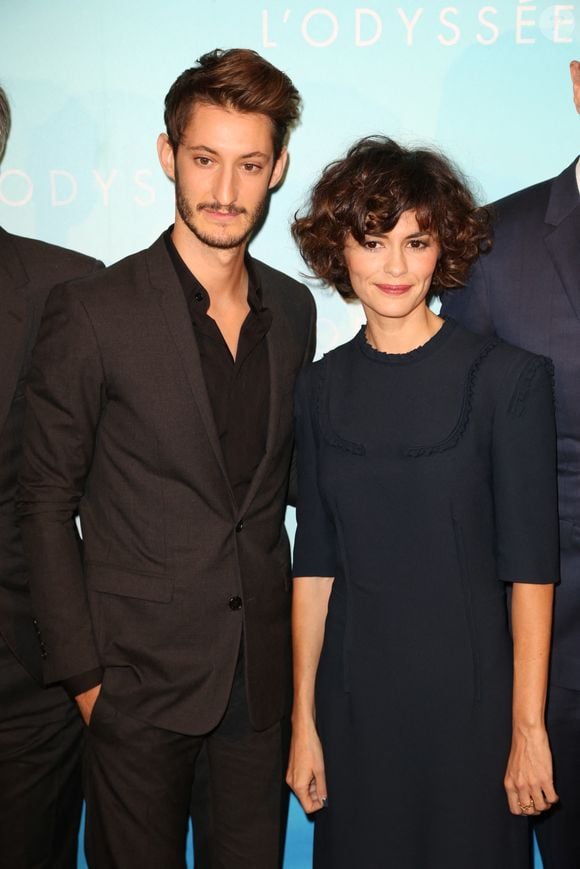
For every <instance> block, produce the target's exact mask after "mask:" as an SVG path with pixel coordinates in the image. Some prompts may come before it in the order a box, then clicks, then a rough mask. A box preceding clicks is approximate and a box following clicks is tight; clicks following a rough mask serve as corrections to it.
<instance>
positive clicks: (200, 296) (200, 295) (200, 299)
mask: <svg viewBox="0 0 580 869" xmlns="http://www.w3.org/2000/svg"><path fill="white" fill-rule="evenodd" d="M193 298H194V299H195V301H196V302H203V293H196V294H195V296H194V297H193Z"/></svg>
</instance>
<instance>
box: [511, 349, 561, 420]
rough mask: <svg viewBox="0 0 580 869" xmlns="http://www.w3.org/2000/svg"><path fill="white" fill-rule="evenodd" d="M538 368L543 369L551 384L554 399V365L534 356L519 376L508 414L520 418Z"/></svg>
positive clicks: (543, 358)
mask: <svg viewBox="0 0 580 869" xmlns="http://www.w3.org/2000/svg"><path fill="white" fill-rule="evenodd" d="M540 368H544V370H545V371H546V373H547V374H548V377H549V378H550V382H551V384H552V397H554V378H555V375H554V364H553V362H552V360H551V359H548V357H547V356H534V357H533V358H532V359H530V360H529V362H528V363H527V364H526V366H525V368H524V369H523V371H522V372H521V374H520V376H519V379H518V382H517V385H516V388H515V390H514V394H513V395H512V398H511V401H510V403H509V407H508V413H511V414H513V415H514V416H522V414H523V413H524V411H525V408H526V401H527V398H528V395H529V394H530V390H531V388H532V384H533V382H534V380H535V377H536V372H537V371H538V369H540Z"/></svg>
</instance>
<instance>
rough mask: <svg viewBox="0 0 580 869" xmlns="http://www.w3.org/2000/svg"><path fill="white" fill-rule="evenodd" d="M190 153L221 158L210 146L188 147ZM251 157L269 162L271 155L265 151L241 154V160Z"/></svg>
mask: <svg viewBox="0 0 580 869" xmlns="http://www.w3.org/2000/svg"><path fill="white" fill-rule="evenodd" d="M187 150H188V151H207V153H208V154H215V155H216V156H219V152H218V151H216V150H215V148H210V147H209V145H188V146H187ZM250 157H260V158H261V159H263V160H267V159H268V157H269V154H265V153H264V152H263V151H250V152H249V153H248V154H241V155H240V160H249V159H250Z"/></svg>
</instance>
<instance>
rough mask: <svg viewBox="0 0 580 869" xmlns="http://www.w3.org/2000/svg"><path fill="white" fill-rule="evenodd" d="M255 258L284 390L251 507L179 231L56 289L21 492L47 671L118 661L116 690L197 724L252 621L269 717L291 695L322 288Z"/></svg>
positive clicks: (34, 388)
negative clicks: (241, 487)
mask: <svg viewBox="0 0 580 869" xmlns="http://www.w3.org/2000/svg"><path fill="white" fill-rule="evenodd" d="M254 262H255V267H256V272H257V274H258V277H259V280H260V283H261V286H262V292H263V300H264V305H265V306H266V307H268V308H270V310H271V311H272V315H273V320H272V326H271V328H270V330H269V332H268V335H267V343H268V353H269V363H270V404H269V420H268V432H267V446H266V451H265V454H264V457H263V459H262V462H261V464H260V465H259V467H258V469H257V471H256V474H255V477H254V479H253V481H252V484H251V486H250V489H249V491H248V493H247V496H246V498H245V500H244V503H243V504H242V505H241V506H240V507H238V506H236V503H235V500H234V497H233V494H232V491H231V488H230V485H229V482H228V478H227V474H226V469H225V466H224V460H223V456H222V454H221V451H220V446H219V440H218V436H217V432H216V429H215V424H214V421H213V416H212V412H211V407H210V403H209V399H208V395H207V392H206V388H205V382H204V377H203V372H202V368H201V363H200V358H199V352H198V348H197V344H196V341H195V335H194V331H193V329H192V325H191V320H190V318H189V314H188V310H187V306H186V302H185V298H184V294H183V290H182V288H181V285H180V283H179V280H178V278H177V275H176V273H175V269H174V268H173V265H172V263H171V261H170V258H169V255H168V253H167V249H166V245H165V243H164V241H163V239H162V238H161V239H159V240H158V241H157V242H156V243H155V244H154V245H153V246H152V247H151V248H149V249H148V250H146V251H143V252H141V253H138V254H136V255H134V256H131V257H128V258H127V259H125V260H123V261H121V262H120V263H117V264H116V265H114V266H112V267H111V268H109V269H107V270H106V271H104V272H101V273H100V274H96V275H94V276H93V277H92V278H90V279H88V280H84V281H82V282H80V283H76V284H73V285H69V286H65V287H60V288H57V289H56V290H55V291H54V292H53V293H52V294H51V296H50V299H49V301H48V304H47V307H46V313H45V317H44V320H43V324H42V327H41V331H40V337H39V341H38V344H37V347H36V351H35V355H34V362H33V369H32V375H31V380H30V386H29V391H28V412H27V425H26V435H27V439H26V443H25V447H24V462H23V469H22V475H21V495H20V505H19V508H20V513H21V515H22V529H23V535H24V538H25V542H26V545H27V554H28V556H29V558H30V562H31V570H32V580H33V600H34V606H35V609H36V614H37V617H38V620H39V623H40V627H41V630H42V633H43V636H44V638H45V644H46V649H47V657H46V660H45V662H44V675H45V679H46V681H47V682H54V681H58V680H62V679H66V678H67V677H71V676H74V675H76V674H79V673H83V672H85V671H89V670H92V669H93V668H96V667H98V666H100V665H102V666H103V667H104V668H105V675H104V681H103V691H104V692H105V693H106V694H107V697H108V699H109V700H110V702H111V703H112V704H113V705H115V706H116V707H117V708H118V709H120V710H121V711H125V712H127V713H128V714H130V715H133V716H135V717H138V718H140V719H142V720H146V721H148V722H150V723H152V724H154V725H156V726H160V727H165V728H167V729H170V730H175V731H178V732H181V733H190V734H201V733H206V732H208V731H209V730H211V729H212V728H213V727H214V726H215V725H216V724H217V723H218V721H219V719H220V718H221V716H222V714H223V712H224V710H225V707H226V704H227V700H228V695H229V690H230V687H231V684H232V677H233V673H234V668H235V665H236V659H237V655H238V649H239V644H240V637H241V636H242V628H243V636H244V644H245V666H246V681H247V689H248V699H249V705H250V714H251V718H252V722H253V724H254V726H255V727H256V729H263V728H266V727H268V726H269V725H271V724H272V723H273V722H275V721H276V720H278V719H279V718H280V717H281V716H282V715H283V714H284V711H285V710H286V708H287V706H288V699H289V697H288V695H289V664H290V655H289V615H290V594H289V591H290V579H289V576H290V574H289V547H288V540H287V536H286V532H285V530H284V528H283V519H284V511H285V504H286V496H287V488H288V473H289V467H290V457H291V452H292V398H293V389H294V381H295V378H296V375H297V372H298V371H299V369H300V368H301V366H303V365H304V364H305V363H307V362H309V361H310V359H311V358H312V355H313V352H314V344H315V306H314V301H313V299H312V296H311V295H310V293H309V292H308V290H307V289H306V287H304V286H303V285H302V284H299V283H297V282H296V281H294V280H292V279H290V278H289V277H287V276H285V275H283V274H281V273H280V272H277V271H275V270H274V269H272V268H269V267H268V266H266V265H264V264H263V263H260V262H258V261H254ZM77 508H78V509H79V511H80V515H81V522H82V528H83V538H84V554H81V552H80V550H79V547H78V544H77V539H76V536H75V533H74V522H73V516H74V513H75V511H76V510H77ZM238 598H239V599H240V600H241V603H242V605H241V607H239V608H238V604H239V601H237V600H236V599H238Z"/></svg>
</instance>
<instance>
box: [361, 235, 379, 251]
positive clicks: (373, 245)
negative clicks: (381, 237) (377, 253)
mask: <svg viewBox="0 0 580 869" xmlns="http://www.w3.org/2000/svg"><path fill="white" fill-rule="evenodd" d="M363 247H365V248H366V249H367V250H377V248H378V247H380V242H378V241H374V240H373V239H372V238H368V239H367V240H366V241H363Z"/></svg>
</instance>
